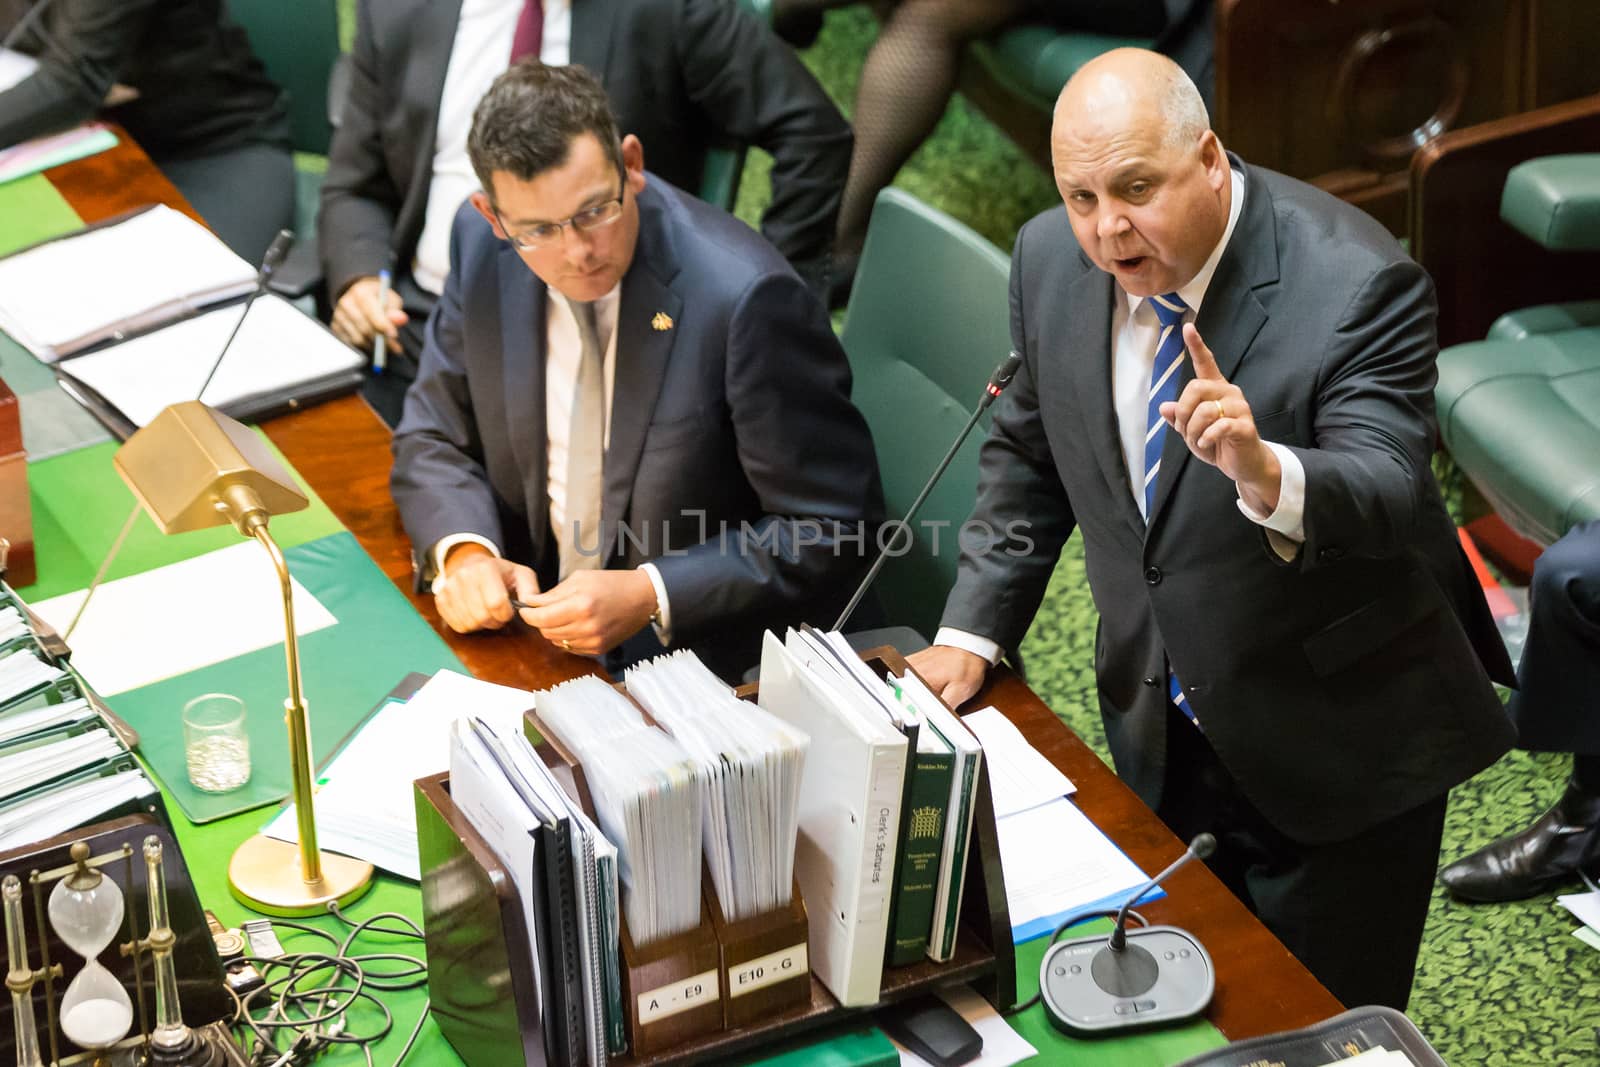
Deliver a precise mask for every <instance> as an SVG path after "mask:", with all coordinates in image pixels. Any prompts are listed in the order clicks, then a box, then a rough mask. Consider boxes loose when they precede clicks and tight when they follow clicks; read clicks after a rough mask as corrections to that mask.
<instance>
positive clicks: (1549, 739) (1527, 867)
mask: <svg viewBox="0 0 1600 1067" xmlns="http://www.w3.org/2000/svg"><path fill="white" fill-rule="evenodd" d="M1528 594H1529V602H1528V611H1529V622H1528V640H1527V643H1526V644H1525V645H1524V646H1523V649H1522V662H1521V663H1520V664H1518V666H1517V691H1516V692H1515V693H1513V694H1512V695H1511V718H1512V720H1513V721H1515V722H1516V724H1517V747H1519V748H1525V749H1529V750H1531V751H1534V752H1571V753H1572V754H1573V755H1572V778H1571V779H1570V780H1569V781H1568V782H1567V788H1566V792H1565V793H1564V794H1563V795H1562V797H1561V799H1560V801H1558V802H1557V803H1556V806H1555V807H1553V808H1551V809H1550V810H1549V811H1547V812H1545V814H1544V815H1543V816H1542V817H1541V818H1540V819H1539V820H1538V821H1537V822H1535V823H1534V824H1533V825H1532V826H1530V827H1528V828H1527V829H1526V830H1523V831H1522V832H1521V833H1516V834H1512V835H1510V836H1508V837H1503V838H1501V839H1500V840H1498V841H1495V842H1494V843H1493V844H1490V845H1488V846H1486V847H1484V848H1481V849H1479V850H1478V851H1477V852H1474V853H1472V855H1470V856H1467V857H1466V858H1464V859H1459V860H1457V861H1456V862H1454V863H1452V864H1450V865H1449V866H1448V867H1446V868H1445V869H1444V870H1443V871H1441V872H1439V880H1440V881H1441V882H1443V883H1444V884H1445V887H1446V888H1448V889H1449V890H1450V891H1451V892H1452V893H1454V894H1455V895H1456V896H1458V897H1462V898H1463V899H1466V900H1482V901H1503V900H1521V899H1522V898H1523V897H1531V896H1533V895H1534V894H1535V893H1540V892H1543V891H1544V890H1546V889H1550V888H1552V887H1553V886H1556V885H1559V884H1560V883H1562V882H1566V881H1571V880H1574V879H1575V878H1576V875H1577V872H1578V871H1580V870H1586V871H1588V872H1590V873H1591V874H1594V873H1597V872H1600V522H1590V523H1585V524H1584V525H1582V526H1577V527H1574V528H1573V529H1572V530H1570V531H1568V532H1567V535H1566V536H1565V537H1563V538H1562V539H1561V540H1559V541H1557V542H1556V543H1555V544H1553V545H1551V546H1550V547H1549V548H1548V549H1546V550H1545V551H1544V554H1543V555H1541V556H1540V557H1539V562H1538V563H1536V564H1534V568H1533V584H1532V586H1531V587H1530V588H1529V590H1528Z"/></svg>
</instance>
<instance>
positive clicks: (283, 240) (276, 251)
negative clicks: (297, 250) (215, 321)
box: [194, 230, 294, 400]
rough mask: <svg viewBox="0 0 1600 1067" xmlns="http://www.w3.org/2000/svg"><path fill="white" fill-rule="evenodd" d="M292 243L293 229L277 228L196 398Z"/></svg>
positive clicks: (220, 362)
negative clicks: (242, 305) (253, 282)
mask: <svg viewBox="0 0 1600 1067" xmlns="http://www.w3.org/2000/svg"><path fill="white" fill-rule="evenodd" d="M292 244H294V231H293V230H279V231H278V236H276V237H274V238H273V239H272V244H270V245H268V246H267V252H266V255H264V256H262V257H261V269H260V270H258V271H257V272H256V287H255V288H254V289H252V290H251V291H250V295H249V296H247V297H245V301H244V312H243V313H242V314H241V315H240V316H239V321H238V322H235V323H234V324H233V329H232V330H230V331H229V332H228V339H227V340H226V341H224V342H223V343H222V351H220V352H218V353H217V358H216V360H215V362H213V363H212V364H211V370H210V371H209V372H207V374H206V380H205V381H204V382H202V383H201V385H200V391H199V392H197V393H195V395H194V398H195V399H196V400H203V399H205V395H206V390H207V389H208V388H210V386H211V379H212V378H215V377H216V376H217V368H219V367H221V366H222V361H223V359H224V358H225V357H226V356H227V355H228V349H230V348H232V347H233V339H234V338H235V337H238V336H239V327H241V326H243V325H244V320H245V319H247V318H249V317H250V308H251V307H253V306H254V305H255V302H256V297H258V296H260V295H261V294H262V293H264V292H266V291H267V286H268V285H270V284H271V283H272V276H273V274H275V273H277V270H278V268H279V267H281V266H282V265H283V258H284V257H285V256H287V255H288V254H289V246H290V245H292Z"/></svg>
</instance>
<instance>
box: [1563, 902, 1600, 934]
mask: <svg viewBox="0 0 1600 1067" xmlns="http://www.w3.org/2000/svg"><path fill="white" fill-rule="evenodd" d="M1556 900H1557V901H1558V902H1559V903H1560V904H1561V906H1562V907H1563V908H1566V909H1567V910H1568V911H1570V912H1572V914H1573V915H1575V916H1577V918H1578V921H1579V922H1581V923H1583V925H1585V926H1587V927H1589V929H1591V930H1593V931H1595V932H1596V933H1600V893H1566V894H1563V895H1562V896H1558V897H1556Z"/></svg>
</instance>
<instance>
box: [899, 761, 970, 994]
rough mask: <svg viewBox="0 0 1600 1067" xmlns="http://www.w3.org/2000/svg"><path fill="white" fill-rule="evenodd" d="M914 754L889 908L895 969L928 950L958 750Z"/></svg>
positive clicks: (915, 959) (916, 958)
mask: <svg viewBox="0 0 1600 1067" xmlns="http://www.w3.org/2000/svg"><path fill="white" fill-rule="evenodd" d="M908 758H910V757H908ZM914 758H915V763H914V770H913V771H912V772H911V773H910V774H907V775H906V777H907V779H908V780H909V782H910V785H909V788H908V789H907V790H906V797H907V805H906V806H907V809H908V810H907V812H906V813H905V816H904V818H903V819H902V822H903V823H904V826H905V830H904V832H903V833H902V834H901V838H900V858H899V863H898V865H897V869H896V871H895V880H894V890H893V906H892V909H891V912H890V914H891V916H892V917H891V919H890V925H889V952H888V963H889V964H890V965H891V966H895V967H898V966H901V965H903V964H907V963H915V962H916V961H918V960H920V959H921V958H922V957H923V955H924V954H925V953H926V952H927V949H928V935H929V932H930V931H931V929H932V927H933V911H934V889H935V887H936V885H937V883H938V880H939V860H940V858H941V857H942V856H943V854H944V834H945V818H946V814H947V812H948V809H949V805H950V780H951V777H952V776H953V775H954V773H955V753H953V752H949V751H945V752H918V753H916V754H915V757H914Z"/></svg>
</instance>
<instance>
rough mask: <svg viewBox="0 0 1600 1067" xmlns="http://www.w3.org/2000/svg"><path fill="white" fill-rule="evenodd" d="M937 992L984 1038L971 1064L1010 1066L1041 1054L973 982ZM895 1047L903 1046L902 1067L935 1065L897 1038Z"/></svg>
mask: <svg viewBox="0 0 1600 1067" xmlns="http://www.w3.org/2000/svg"><path fill="white" fill-rule="evenodd" d="M936 993H937V994H938V997H939V999H940V1000H942V1001H944V1002H945V1003H946V1004H948V1005H950V1006H951V1007H952V1008H954V1009H955V1010H956V1013H957V1014H959V1015H960V1016H961V1017H962V1018H963V1019H965V1020H967V1022H969V1023H971V1024H972V1028H973V1029H974V1030H976V1031H978V1036H979V1037H981V1038H983V1051H982V1052H980V1053H979V1054H978V1057H977V1058H976V1059H971V1060H968V1061H967V1065H968V1067H1011V1064H1013V1063H1021V1062H1022V1061H1023V1060H1025V1059H1028V1058H1029V1057H1031V1056H1037V1055H1038V1054H1039V1050H1038V1049H1036V1048H1034V1047H1033V1046H1032V1045H1030V1044H1028V1042H1027V1041H1025V1040H1024V1039H1023V1037H1022V1035H1021V1034H1019V1033H1017V1032H1016V1031H1015V1030H1013V1029H1012V1028H1011V1024H1010V1023H1008V1022H1006V1021H1005V1019H1004V1018H1003V1017H1002V1016H1001V1015H1000V1013H999V1012H997V1011H995V1010H994V1005H992V1004H990V1003H989V1002H988V1001H987V1000H984V999H983V998H982V997H980V996H979V995H978V994H976V993H974V992H973V991H972V987H971V986H967V985H955V986H947V987H946V988H944V989H940V990H936ZM890 1040H893V1038H891V1039H890ZM895 1047H896V1048H899V1049H900V1067H932V1065H931V1064H929V1063H928V1061H927V1060H925V1059H923V1058H922V1057H921V1056H918V1055H917V1054H916V1053H915V1052H912V1051H911V1050H909V1049H907V1048H905V1047H904V1046H903V1045H901V1044H900V1042H898V1041H895Z"/></svg>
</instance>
